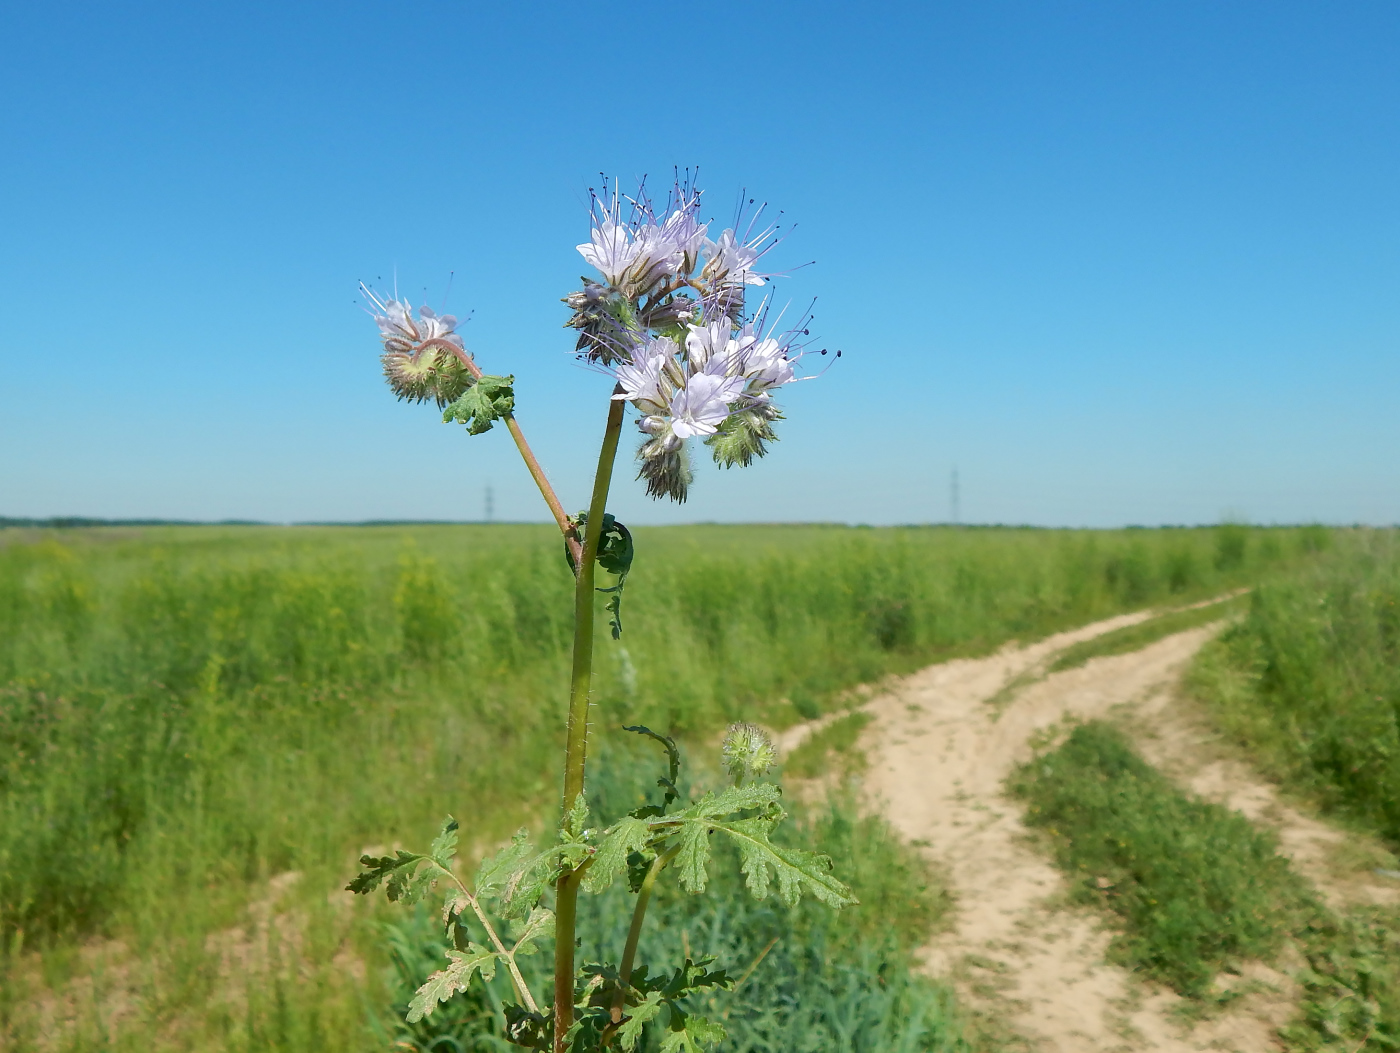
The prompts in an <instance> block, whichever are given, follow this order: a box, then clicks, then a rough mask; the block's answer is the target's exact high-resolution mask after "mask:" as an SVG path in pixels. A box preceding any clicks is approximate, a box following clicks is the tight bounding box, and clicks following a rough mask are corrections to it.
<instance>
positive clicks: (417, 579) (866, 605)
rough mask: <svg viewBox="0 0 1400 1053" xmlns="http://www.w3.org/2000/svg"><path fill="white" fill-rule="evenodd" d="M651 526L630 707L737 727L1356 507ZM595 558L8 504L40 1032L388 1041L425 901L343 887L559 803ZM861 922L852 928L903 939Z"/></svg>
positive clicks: (513, 532) (29, 1018)
mask: <svg viewBox="0 0 1400 1053" xmlns="http://www.w3.org/2000/svg"><path fill="white" fill-rule="evenodd" d="M636 534H637V544H638V557H637V561H636V564H635V567H634V570H633V575H632V578H631V580H630V582H629V584H628V587H627V592H626V596H625V600H624V603H623V608H622V614H623V622H624V627H625V632H624V635H623V638H622V640H621V642H620V643H614V642H613V641H611V640H609V639H606V636H605V633H606V629H601V630H600V631H601V632H602V633H603V634H604V637H603V638H601V639H600V641H599V649H600V650H599V660H598V667H599V672H600V677H599V682H598V685H597V688H596V690H595V699H596V701H597V703H598V706H597V709H596V716H595V722H596V725H597V727H598V728H599V730H600V733H601V734H602V736H603V738H604V739H605V740H607V739H608V738H609V737H610V736H614V731H613V729H616V728H617V727H619V726H620V725H621V724H623V723H632V722H638V721H640V722H644V723H647V724H649V725H651V726H653V727H656V728H660V729H665V730H670V731H673V732H675V733H677V734H678V735H680V736H681V738H682V741H683V742H684V743H686V744H688V746H689V748H690V749H691V750H692V752H694V753H695V754H696V756H697V757H701V758H703V757H704V756H708V754H709V752H710V751H711V750H712V748H713V747H712V743H713V736H714V734H715V733H716V732H717V730H718V729H719V728H720V727H721V726H722V725H723V724H724V723H725V722H726V721H728V720H730V719H733V718H736V717H743V718H746V719H756V720H762V721H765V722H768V723H770V724H773V725H778V726H781V725H784V724H787V723H791V722H793V721H795V720H798V719H801V718H804V717H811V716H815V715H818V714H820V713H821V712H823V711H824V710H827V709H829V708H832V707H836V706H840V705H841V704H842V701H843V697H844V693H845V692H847V691H848V690H849V689H850V688H852V687H854V686H855V685H858V684H861V683H867V682H871V681H874V680H878V679H879V678H880V677H882V676H885V675H887V674H891V673H899V672H903V671H907V670H910V669H913V668H916V667H918V666H920V665H923V664H926V663H928V662H930V661H935V660H938V659H940V658H946V657H949V656H953V655H958V654H973V653H979V652H985V651H988V650H990V649H993V648H995V647H997V646H999V645H1000V644H1001V643H1003V642H1005V641H1006V640H1008V639H1013V638H1019V639H1030V638H1034V637H1038V636H1041V635H1044V634H1046V633H1049V632H1052V631H1055V630H1058V629H1063V628H1067V627H1070V626H1073V625H1077V624H1082V623H1084V622H1087V621H1090V620H1093V619H1095V618H1098V617H1102V616H1106V615H1110V614H1114V613H1118V612H1122V611H1126V610H1132V609H1138V608H1141V607H1147V606H1156V605H1163V606H1165V605H1170V606H1179V605H1181V604H1184V603H1188V602H1191V601H1194V600H1199V599H1203V598H1206V597H1209V596H1214V595H1217V594H1219V593H1221V592H1224V591H1227V590H1229V589H1232V588H1235V587H1238V586H1241V585H1246V584H1253V583H1255V582H1257V581H1259V580H1261V579H1262V578H1265V577H1267V576H1269V575H1272V574H1274V573H1277V572H1279V571H1282V570H1284V569H1287V568H1290V567H1293V566H1295V565H1298V564H1300V563H1302V562H1308V561H1311V560H1312V559H1313V558H1314V557H1313V554H1314V552H1315V551H1316V550H1317V549H1318V548H1319V547H1321V545H1322V544H1323V543H1324V542H1325V540H1326V538H1327V536H1328V535H1327V534H1326V533H1325V532H1319V531H1317V530H1315V529H1297V530H1292V529H1272V530H1262V529H1261V530H1255V529H1247V528H1243V527H1237V526H1227V527H1220V528H1210V529H1200V530H1152V531H1148V530H1128V531H1114V532H1097V531H1037V530H1011V529H1006V530H1002V529H977V530H967V529H964V530H955V529H912V528H911V529H857V528H837V527H816V526H814V527H786V526H753V527H720V526H714V527H686V528H666V529H661V528H657V529H642V530H638V531H637V532H636ZM570 586H571V581H570V576H569V574H568V571H567V569H566V566H565V563H564V559H563V556H562V552H561V550H560V545H559V543H558V542H557V540H556V539H555V535H553V534H552V531H551V530H550V529H548V528H545V527H529V526H526V527H518V526H498V527H487V526H475V527H474V526H444V527H365V528H313V527H298V528H272V527H194V528H143V529H105V530H104V529H93V530H72V531H49V532H41V531H26V530H8V531H4V532H0V746H3V749H4V753H3V759H2V760H0V764H2V765H3V766H0V934H3V939H4V946H5V948H6V954H7V961H8V963H9V964H8V969H9V979H8V982H7V983H6V984H5V994H4V995H3V997H0V1028H2V1029H3V1033H4V1034H5V1036H6V1042H7V1044H9V1045H11V1046H13V1047H15V1048H27V1047H29V1046H33V1045H39V1046H41V1047H44V1048H59V1047H60V1046H61V1047H63V1048H72V1049H79V1048H88V1047H95V1046H102V1047H104V1048H107V1047H119V1048H128V1047H131V1048H135V1047H137V1046H139V1047H141V1048H143V1049H149V1048H152V1047H153V1046H155V1047H158V1048H180V1049H195V1048H214V1047H218V1048H247V1049H262V1048H276V1049H287V1050H291V1049H306V1050H312V1049H321V1048H329V1047H331V1046H334V1047H335V1048H337V1049H366V1050H368V1049H375V1048H381V1045H382V1038H383V1033H382V1028H383V1027H384V1026H387V1025H385V1024H384V1023H383V1021H384V1020H386V1019H388V1012H387V1007H388V1005H389V1004H390V1003H391V1002H392V991H391V987H392V983H391V981H389V980H387V979H386V977H387V976H390V975H391V973H390V971H389V966H390V955H389V952H388V941H387V938H386V936H385V933H384V931H383V930H382V922H383V920H384V919H387V918H388V917H390V915H389V914H388V913H382V912H381V911H380V910H379V908H377V907H371V906H367V905H364V904H348V903H347V902H346V901H345V898H344V897H342V896H340V895H339V894H338V893H336V890H337V889H339V888H340V887H341V886H343V884H344V882H345V880H346V879H347V877H348V876H349V875H350V874H351V873H352V872H353V860H354V857H355V856H356V854H357V853H358V852H359V851H360V850H361V849H363V848H365V847H366V846H370V845H387V844H391V843H395V842H398V841H403V842H405V843H415V844H416V843H419V842H422V841H424V840H425V839H426V838H427V837H428V836H430V832H431V831H432V830H433V829H434V827H435V826H436V824H437V823H438V822H439V821H440V819H441V817H442V815H444V814H446V813H448V812H454V811H455V812H462V811H465V810H466V809H465V807H464V802H466V801H468V800H470V801H472V802H474V807H473V811H475V812H476V813H477V814H489V815H491V816H493V817H494V818H493V820H492V821H491V822H490V823H487V824H486V825H484V826H481V827H480V828H478V829H475V830H472V831H468V836H469V839H470V840H471V841H473V842H475V843H476V844H478V845H479V846H483V847H484V846H485V845H487V844H489V843H491V842H492V841H494V840H496V839H498V838H499V837H501V836H502V835H503V834H505V833H506V832H508V831H509V830H510V829H512V828H513V827H514V826H516V825H518V824H519V823H520V822H522V821H525V822H539V821H541V820H542V817H543V816H544V814H545V813H546V812H547V810H548V808H549V807H550V805H551V804H552V802H553V799H554V796H555V794H557V786H556V785H555V778H556V776H555V769H556V767H557V765H556V762H555V753H556V751H557V747H558V744H559V742H560V739H561V735H562V729H561V725H562V714H563V709H564V695H565V687H566V683H567V665H568V647H569V637H570V630H571V622H570V593H571V587H570ZM819 826H820V824H816V825H812V826H810V828H809V830H808V833H807V834H805V835H804V836H810V837H819V836H826V835H821V834H820V831H819ZM872 836H873V835H872ZM882 836H883V835H882ZM890 850H891V851H894V849H893V848H891V849H890ZM837 854H838V855H839V852H838V853H837ZM288 874H294V875H296V876H297V877H296V879H295V880H293V879H292V878H289V877H286V875H288ZM279 875H281V877H279ZM274 879H275V880H274ZM929 881H936V879H935V878H930V879H929ZM270 882H271V883H270ZM274 896H275V897H277V898H274ZM935 898H936V896H935ZM250 904H251V910H250ZM677 909H680V908H677ZM860 909H868V908H860ZM884 909H886V910H903V909H905V907H903V906H900V905H899V904H898V903H891V904H890V905H887V907H886V908H884ZM911 909H912V908H911ZM259 918H262V919H264V920H263V921H262V922H259V921H258V919H259ZM268 919H271V920H268ZM278 919H280V920H278ZM813 924H815V923H813ZM861 924H863V923H859V922H849V923H848V922H844V921H843V922H841V923H840V925H847V926H851V925H853V926H855V927H854V928H848V929H844V930H841V933H844V935H842V934H841V933H838V934H837V935H836V936H830V935H829V934H828V936H822V937H820V938H823V939H825V938H832V939H836V938H840V939H845V940H853V941H855V943H854V944H852V946H856V945H859V946H860V947H862V948H864V949H863V950H861V951H860V953H861V954H866V953H869V954H886V955H888V954H889V953H894V952H889V951H888V949H885V950H880V948H879V947H878V946H876V945H875V944H874V943H871V942H870V941H871V940H873V939H874V937H873V936H871V937H870V938H869V939H867V936H869V934H870V933H873V932H874V931H875V928H874V927H870V928H868V929H862V928H861ZM260 925H261V928H260V927H259V926H260ZM814 931H815V930H814ZM862 932H864V933H866V935H865V936H863V935H861V933H862ZM718 938H719V937H716V939H718ZM816 938H818V937H815V936H814V937H813V939H816ZM862 941H864V942H862ZM877 942H878V941H877ZM773 953H774V954H779V953H780V952H779V951H777V950H775V951H773ZM781 953H792V954H797V955H800V954H801V953H806V952H803V951H802V950H801V948H790V949H788V950H784V951H783V952H781ZM900 953H902V952H900ZM250 962H251V963H253V964H252V965H250V964H249V963H250ZM74 977H78V978H79V981H78V982H73V978H74ZM235 977H236V979H235ZM832 982H833V983H835V982H836V980H832ZM901 997H904V996H901ZM908 997H910V998H913V997H915V996H914V995H912V994H911V995H909V996H908ZM919 997H924V996H923V995H920V996H919ZM928 997H929V998H932V999H933V1001H932V1002H929V1004H930V1005H932V1004H935V1003H937V997H941V996H935V995H929V996H928ZM46 1000H47V1001H46ZM40 1004H43V1005H45V1006H47V1009H45V1010H44V1011H43V1012H40V1013H37V1014H36V1013H35V1012H33V1011H32V1010H33V1008H34V1006H36V1005H40ZM813 1026H814V1027H815V1026H816V1025H813ZM940 1026H941V1025H940ZM949 1026H951V1025H949ZM938 1034H939V1035H940V1036H942V1037H938V1038H937V1041H940V1042H943V1041H945V1040H947V1041H952V1039H948V1034H949V1032H948V1031H947V1028H946V1027H945V1028H943V1030H942V1031H939V1032H938ZM911 1041H912V1040H911ZM932 1041H933V1039H928V1040H927V1041H925V1039H918V1040H917V1041H916V1042H915V1045H914V1046H912V1047H910V1048H935V1047H933V1046H931V1045H929V1043H930V1042H932ZM919 1043H923V1044H922V1045H919ZM754 1048H760V1047H759V1046H757V1045H756V1046H755V1047H754ZM852 1048H857V1047H852ZM881 1048H883V1047H881Z"/></svg>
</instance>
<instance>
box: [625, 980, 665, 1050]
mask: <svg viewBox="0 0 1400 1053" xmlns="http://www.w3.org/2000/svg"><path fill="white" fill-rule="evenodd" d="M659 1012H661V992H660V991H653V992H651V994H649V995H647V997H646V1001H644V1002H641V1003H640V1004H638V1005H635V1006H633V1007H632V1008H631V1009H630V1011H629V1012H628V1015H627V1019H626V1020H624V1021H623V1023H622V1026H621V1027H619V1028H618V1029H617V1040H618V1042H619V1043H620V1044H621V1046H622V1048H623V1049H625V1050H630V1049H631V1048H632V1047H633V1046H635V1045H636V1044H637V1039H639V1038H641V1037H642V1028H643V1027H645V1026H646V1023H647V1021H649V1020H651V1019H653V1018H654V1017H655V1016H656V1014H657V1013H659Z"/></svg>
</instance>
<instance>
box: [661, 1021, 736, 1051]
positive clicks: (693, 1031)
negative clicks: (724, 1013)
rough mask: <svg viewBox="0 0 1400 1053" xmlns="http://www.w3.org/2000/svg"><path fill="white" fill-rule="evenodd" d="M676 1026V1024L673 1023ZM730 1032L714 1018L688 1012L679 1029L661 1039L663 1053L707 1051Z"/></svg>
mask: <svg viewBox="0 0 1400 1053" xmlns="http://www.w3.org/2000/svg"><path fill="white" fill-rule="evenodd" d="M673 1026H674V1025H673ZM727 1035H728V1032H726V1031H725V1030H724V1028H723V1027H722V1026H720V1025H719V1024H717V1023H715V1022H714V1021H713V1020H706V1019H705V1018H704V1017H703V1016H694V1015H691V1014H687V1015H686V1016H685V1018H684V1020H683V1022H681V1026H680V1028H679V1029H677V1030H673V1031H671V1032H669V1033H668V1034H667V1035H666V1037H665V1038H664V1039H662V1041H661V1053H705V1050H706V1048H707V1047H709V1048H713V1047H715V1046H717V1045H719V1044H720V1043H721V1042H723V1041H724V1040H725V1038H726V1037H727Z"/></svg>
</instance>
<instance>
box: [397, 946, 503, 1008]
mask: <svg viewBox="0 0 1400 1053" xmlns="http://www.w3.org/2000/svg"><path fill="white" fill-rule="evenodd" d="M447 957H448V958H450V959H451V961H452V964H450V965H449V966H448V967H447V968H446V969H443V970H442V971H441V972H436V973H433V975H432V976H430V977H428V982H427V983H425V984H424V985H423V986H422V987H420V988H418V992H417V993H416V994H415V995H414V996H413V1001H411V1002H409V1003H408V1017H407V1019H408V1022H409V1023H410V1024H416V1023H418V1021H420V1020H422V1019H423V1018H424V1017H425V1016H427V1015H428V1014H429V1013H431V1012H432V1011H433V1009H434V1008H435V1007H436V1006H437V1004H438V1003H439V1002H446V1001H447V1000H448V999H449V998H451V997H452V996H453V995H454V994H456V993H457V992H458V991H465V990H466V989H467V984H468V983H469V982H470V980H471V978H472V975H473V974H474V973H478V972H479V973H481V978H482V979H483V980H490V979H491V978H492V977H493V976H495V975H496V959H497V957H499V956H498V955H497V954H496V952H495V951H490V950H487V949H486V948H485V947H481V946H479V945H477V944H475V943H473V944H470V945H469V946H468V947H467V949H466V950H465V951H448V952H447Z"/></svg>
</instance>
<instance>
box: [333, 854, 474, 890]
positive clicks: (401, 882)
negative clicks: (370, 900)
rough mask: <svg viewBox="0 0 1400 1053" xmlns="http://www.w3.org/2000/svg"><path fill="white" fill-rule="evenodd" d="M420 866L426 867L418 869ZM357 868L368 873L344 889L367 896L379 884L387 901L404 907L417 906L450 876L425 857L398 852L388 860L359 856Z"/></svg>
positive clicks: (449, 872)
mask: <svg viewBox="0 0 1400 1053" xmlns="http://www.w3.org/2000/svg"><path fill="white" fill-rule="evenodd" d="M422 863H426V864H427V866H425V867H420V865H419V864H422ZM360 866H362V867H367V868H368V869H366V870H365V871H364V872H362V873H361V874H359V875H358V876H356V878H355V879H354V880H353V881H351V882H350V884H348V885H346V886H345V887H346V888H347V889H349V890H350V891H351V892H354V893H357V894H359V895H367V894H369V893H371V892H373V891H374V890H375V889H377V888H378V887H379V886H380V884H381V883H383V884H384V886H385V891H386V892H388V894H389V899H391V900H394V901H400V900H401V901H402V902H404V903H417V902H418V901H419V900H420V899H422V898H423V897H424V896H425V895H427V894H428V893H429V892H431V891H432V890H433V888H434V886H436V885H437V883H438V879H439V878H442V877H447V878H450V877H451V876H452V872H451V871H449V870H447V869H446V868H445V867H441V866H439V865H438V864H437V863H436V862H435V861H434V860H432V859H430V858H429V857H427V856H424V855H419V854H418V853H417V852H405V851H403V850H402V849H400V850H399V851H398V852H397V853H395V854H394V855H392V856H361V857H360Z"/></svg>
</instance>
